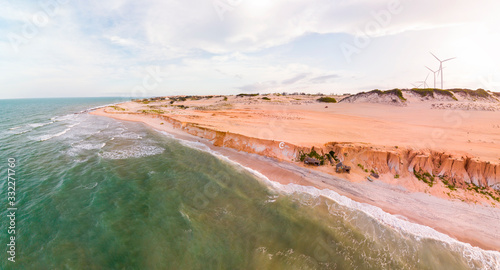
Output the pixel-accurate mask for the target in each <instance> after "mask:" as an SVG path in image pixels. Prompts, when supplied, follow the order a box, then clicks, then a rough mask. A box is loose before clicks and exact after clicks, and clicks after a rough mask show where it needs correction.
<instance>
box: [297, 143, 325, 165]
mask: <svg viewBox="0 0 500 270" xmlns="http://www.w3.org/2000/svg"><path fill="white" fill-rule="evenodd" d="M306 157H311V158H315V159H317V160H319V162H320V165H324V164H325V157H324V156H322V155H320V154H318V152H316V150H314V147H313V148H312V149H311V152H309V153H303V152H301V153H300V161H304V160H305V159H306Z"/></svg>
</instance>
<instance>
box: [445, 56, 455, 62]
mask: <svg viewBox="0 0 500 270" xmlns="http://www.w3.org/2000/svg"><path fill="white" fill-rule="evenodd" d="M455 58H456V57H453V58H448V59H446V60H443V62H446V61H450V60H453V59H455Z"/></svg>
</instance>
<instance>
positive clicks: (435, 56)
mask: <svg viewBox="0 0 500 270" xmlns="http://www.w3.org/2000/svg"><path fill="white" fill-rule="evenodd" d="M430 53H431V52H430ZM431 54H432V56H434V58H436V59H437V60H438V61H439V62H441V60H439V58H437V56H435V55H434V54H433V53H431Z"/></svg>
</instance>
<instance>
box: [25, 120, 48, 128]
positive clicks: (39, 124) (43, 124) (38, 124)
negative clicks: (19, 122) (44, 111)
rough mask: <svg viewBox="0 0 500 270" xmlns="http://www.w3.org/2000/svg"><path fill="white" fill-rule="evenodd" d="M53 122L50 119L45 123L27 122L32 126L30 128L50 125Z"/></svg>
mask: <svg viewBox="0 0 500 270" xmlns="http://www.w3.org/2000/svg"><path fill="white" fill-rule="evenodd" d="M52 123H54V121H50V122H46V123H34V124H28V126H29V127H32V128H37V127H43V126H46V125H50V124H52Z"/></svg>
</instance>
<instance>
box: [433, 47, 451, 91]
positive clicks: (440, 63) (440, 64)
mask: <svg viewBox="0 0 500 270" xmlns="http://www.w3.org/2000/svg"><path fill="white" fill-rule="evenodd" d="M431 54H432V56H434V58H436V59H437V60H438V61H439V70H440V71H441V89H444V86H443V63H444V62H446V61H450V60H453V59H455V58H456V57H452V58H448V59H445V60H442V61H441V59H439V58H437V56H435V55H434V54H433V53H431Z"/></svg>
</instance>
